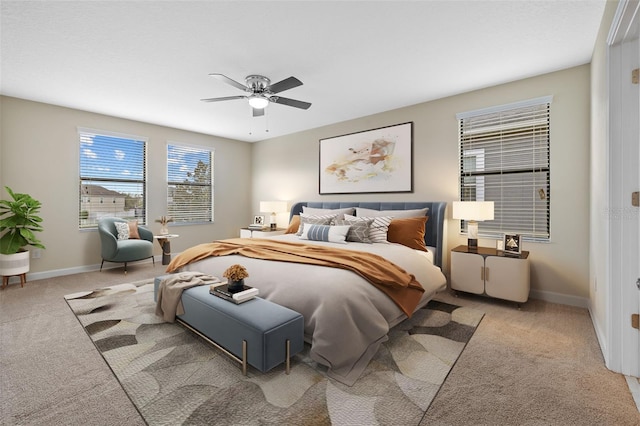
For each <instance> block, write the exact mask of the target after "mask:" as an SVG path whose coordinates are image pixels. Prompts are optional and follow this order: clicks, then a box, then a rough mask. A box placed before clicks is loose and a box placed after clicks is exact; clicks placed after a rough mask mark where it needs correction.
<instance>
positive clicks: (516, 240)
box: [502, 234, 522, 256]
mask: <svg viewBox="0 0 640 426" xmlns="http://www.w3.org/2000/svg"><path fill="white" fill-rule="evenodd" d="M502 250H503V251H504V253H505V254H510V255H514V256H520V254H521V253H522V240H521V238H520V235H519V234H504V238H503V249H502Z"/></svg>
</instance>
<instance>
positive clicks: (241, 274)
mask: <svg viewBox="0 0 640 426" xmlns="http://www.w3.org/2000/svg"><path fill="white" fill-rule="evenodd" d="M222 276H223V277H225V278H228V279H229V281H240V280H243V279H245V278H247V277H248V276H249V273H248V272H247V270H246V269H245V267H244V266H242V265H238V264H235V265H231V266H229V267H228V268H227V270H226V271H224V274H222Z"/></svg>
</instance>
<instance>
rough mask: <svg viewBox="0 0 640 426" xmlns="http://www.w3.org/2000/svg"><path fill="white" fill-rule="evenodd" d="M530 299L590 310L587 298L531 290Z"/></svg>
mask: <svg viewBox="0 0 640 426" xmlns="http://www.w3.org/2000/svg"><path fill="white" fill-rule="evenodd" d="M529 297H531V298H532V299H538V300H544V301H545V302H551V303H559V304H561V305H569V306H577V307H578V308H585V309H589V306H590V303H589V299H587V298H586V297H579V296H571V295H569V294H562V293H554V292H552V291H541V290H531V292H530V293H529Z"/></svg>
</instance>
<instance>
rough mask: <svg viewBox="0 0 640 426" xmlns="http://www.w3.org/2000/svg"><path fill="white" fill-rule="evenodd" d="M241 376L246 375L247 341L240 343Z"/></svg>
mask: <svg viewBox="0 0 640 426" xmlns="http://www.w3.org/2000/svg"><path fill="white" fill-rule="evenodd" d="M242 375H243V376H246V375H247V341H246V340H243V341H242Z"/></svg>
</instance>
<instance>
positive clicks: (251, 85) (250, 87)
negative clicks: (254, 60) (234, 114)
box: [202, 73, 311, 117]
mask: <svg viewBox="0 0 640 426" xmlns="http://www.w3.org/2000/svg"><path fill="white" fill-rule="evenodd" d="M209 75H210V76H211V77H214V78H216V79H218V80H220V81H222V82H224V83H226V84H228V85H230V86H233V87H235V88H237V89H240V90H242V91H244V92H247V93H249V95H244V96H243V95H238V96H225V97H222V98H208V99H202V101H203V102H219V101H230V100H235V99H247V100H248V101H249V105H250V106H251V108H252V109H253V116H254V117H259V116H262V115H264V109H265V108H266V107H267V105H269V103H270V102H273V103H276V104H281V105H286V106H290V107H294V108H300V109H309V107H310V106H311V104H310V103H309V102H304V101H298V100H296V99H289V98H284V97H282V96H274V95H275V94H276V93H280V92H284V91H285V90H289V89H293V88H294V87H298V86H302V82H301V81H300V80H298V79H297V78H295V77H289V78H285V79H284V80H282V81H279V82H277V83H274V84H271V80H269V79H268V78H267V77H264V76H262V75H257V74H252V75H249V76H247V77H246V78H245V84H242V83H238V82H237V81H235V80H233V79H231V78H229V77H227V76H225V75H223V74H216V73H213V74H209Z"/></svg>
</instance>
